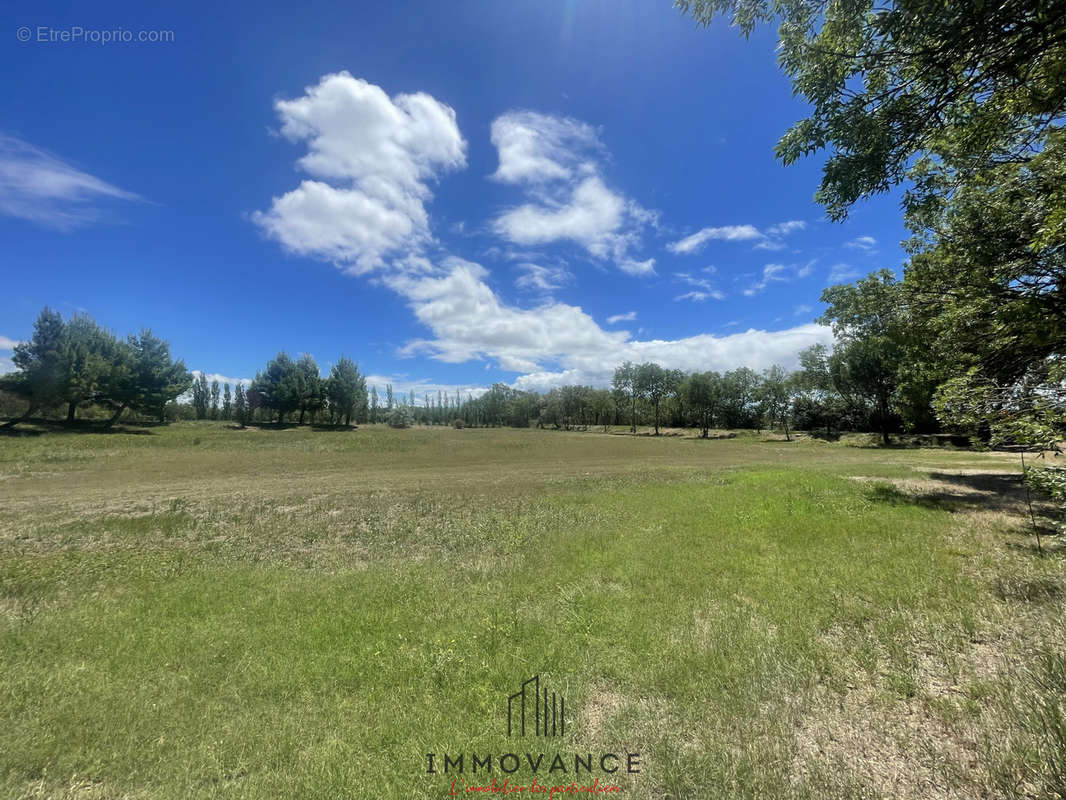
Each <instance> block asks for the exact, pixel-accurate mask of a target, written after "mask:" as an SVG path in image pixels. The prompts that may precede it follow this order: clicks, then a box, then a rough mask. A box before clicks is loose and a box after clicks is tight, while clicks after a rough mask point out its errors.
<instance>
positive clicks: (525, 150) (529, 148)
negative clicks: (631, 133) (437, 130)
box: [491, 111, 602, 183]
mask: <svg viewBox="0 0 1066 800" xmlns="http://www.w3.org/2000/svg"><path fill="white" fill-rule="evenodd" d="M491 138H492V144H493V145H495V147H496V150H497V152H498V153H499V157H500V165H499V167H498V168H497V169H496V172H495V173H494V174H493V176H492V177H493V178H495V179H496V180H498V181H502V182H504V183H523V182H531V183H543V182H545V181H551V180H569V179H571V178H573V177H574V176H575V175H577V174H587V173H594V172H595V171H596V166H595V163H593V162H592V161H591V160H589V159H588V158H586V156H587V155H592V154H595V153H596V152H597V151H599V150H601V148H602V146H601V144H600V141H599V137H598V136H597V135H596V131H595V130H594V129H593V128H592V126H590V125H586V124H585V123H583V122H579V121H577V120H574V119H569V118H566V117H555V116H551V115H548V114H538V113H536V112H533V111H513V112H511V113H509V114H504V115H503V116H501V117H497V118H496V120H494V121H493V123H492V131H491Z"/></svg>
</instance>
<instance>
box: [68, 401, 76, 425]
mask: <svg viewBox="0 0 1066 800" xmlns="http://www.w3.org/2000/svg"><path fill="white" fill-rule="evenodd" d="M77 408H78V404H77V403H68V404H67V424H68V425H69V424H71V423H72V422H74V411H75V410H76V409H77Z"/></svg>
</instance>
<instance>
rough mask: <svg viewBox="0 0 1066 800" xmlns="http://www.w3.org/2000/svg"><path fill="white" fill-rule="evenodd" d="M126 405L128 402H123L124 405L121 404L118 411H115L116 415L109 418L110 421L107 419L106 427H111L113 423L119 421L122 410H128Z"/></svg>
mask: <svg viewBox="0 0 1066 800" xmlns="http://www.w3.org/2000/svg"><path fill="white" fill-rule="evenodd" d="M126 406H127V404H126V403H123V404H122V405H120V406H119V407H118V411H116V412H115V413H114V415H113V416H112V417H111V419H109V420H108V421H107V422H106V423H105V424H104V427H105V428H110V427H111V426H112V425H114V424H115V423H116V422H118V418H119V417H121V416H122V412H123V411H125V410H126Z"/></svg>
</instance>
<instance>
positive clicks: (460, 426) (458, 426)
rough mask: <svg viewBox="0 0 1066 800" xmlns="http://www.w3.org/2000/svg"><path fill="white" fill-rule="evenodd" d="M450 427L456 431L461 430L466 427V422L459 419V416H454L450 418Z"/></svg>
mask: <svg viewBox="0 0 1066 800" xmlns="http://www.w3.org/2000/svg"><path fill="white" fill-rule="evenodd" d="M452 427H453V428H455V429H456V430H457V431H461V430H462V429H463V428H465V427H466V423H465V422H463V421H462V420H461V419H459V417H456V418H455V419H453V420H452Z"/></svg>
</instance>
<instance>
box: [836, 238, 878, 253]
mask: <svg viewBox="0 0 1066 800" xmlns="http://www.w3.org/2000/svg"><path fill="white" fill-rule="evenodd" d="M844 246H845V247H850V248H852V249H853V250H867V251H869V250H873V249H874V247H876V246H877V239H875V238H874V237H872V236H859V237H857V238H855V239H852V240H851V241H850V242H847V243H845V244H844Z"/></svg>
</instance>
